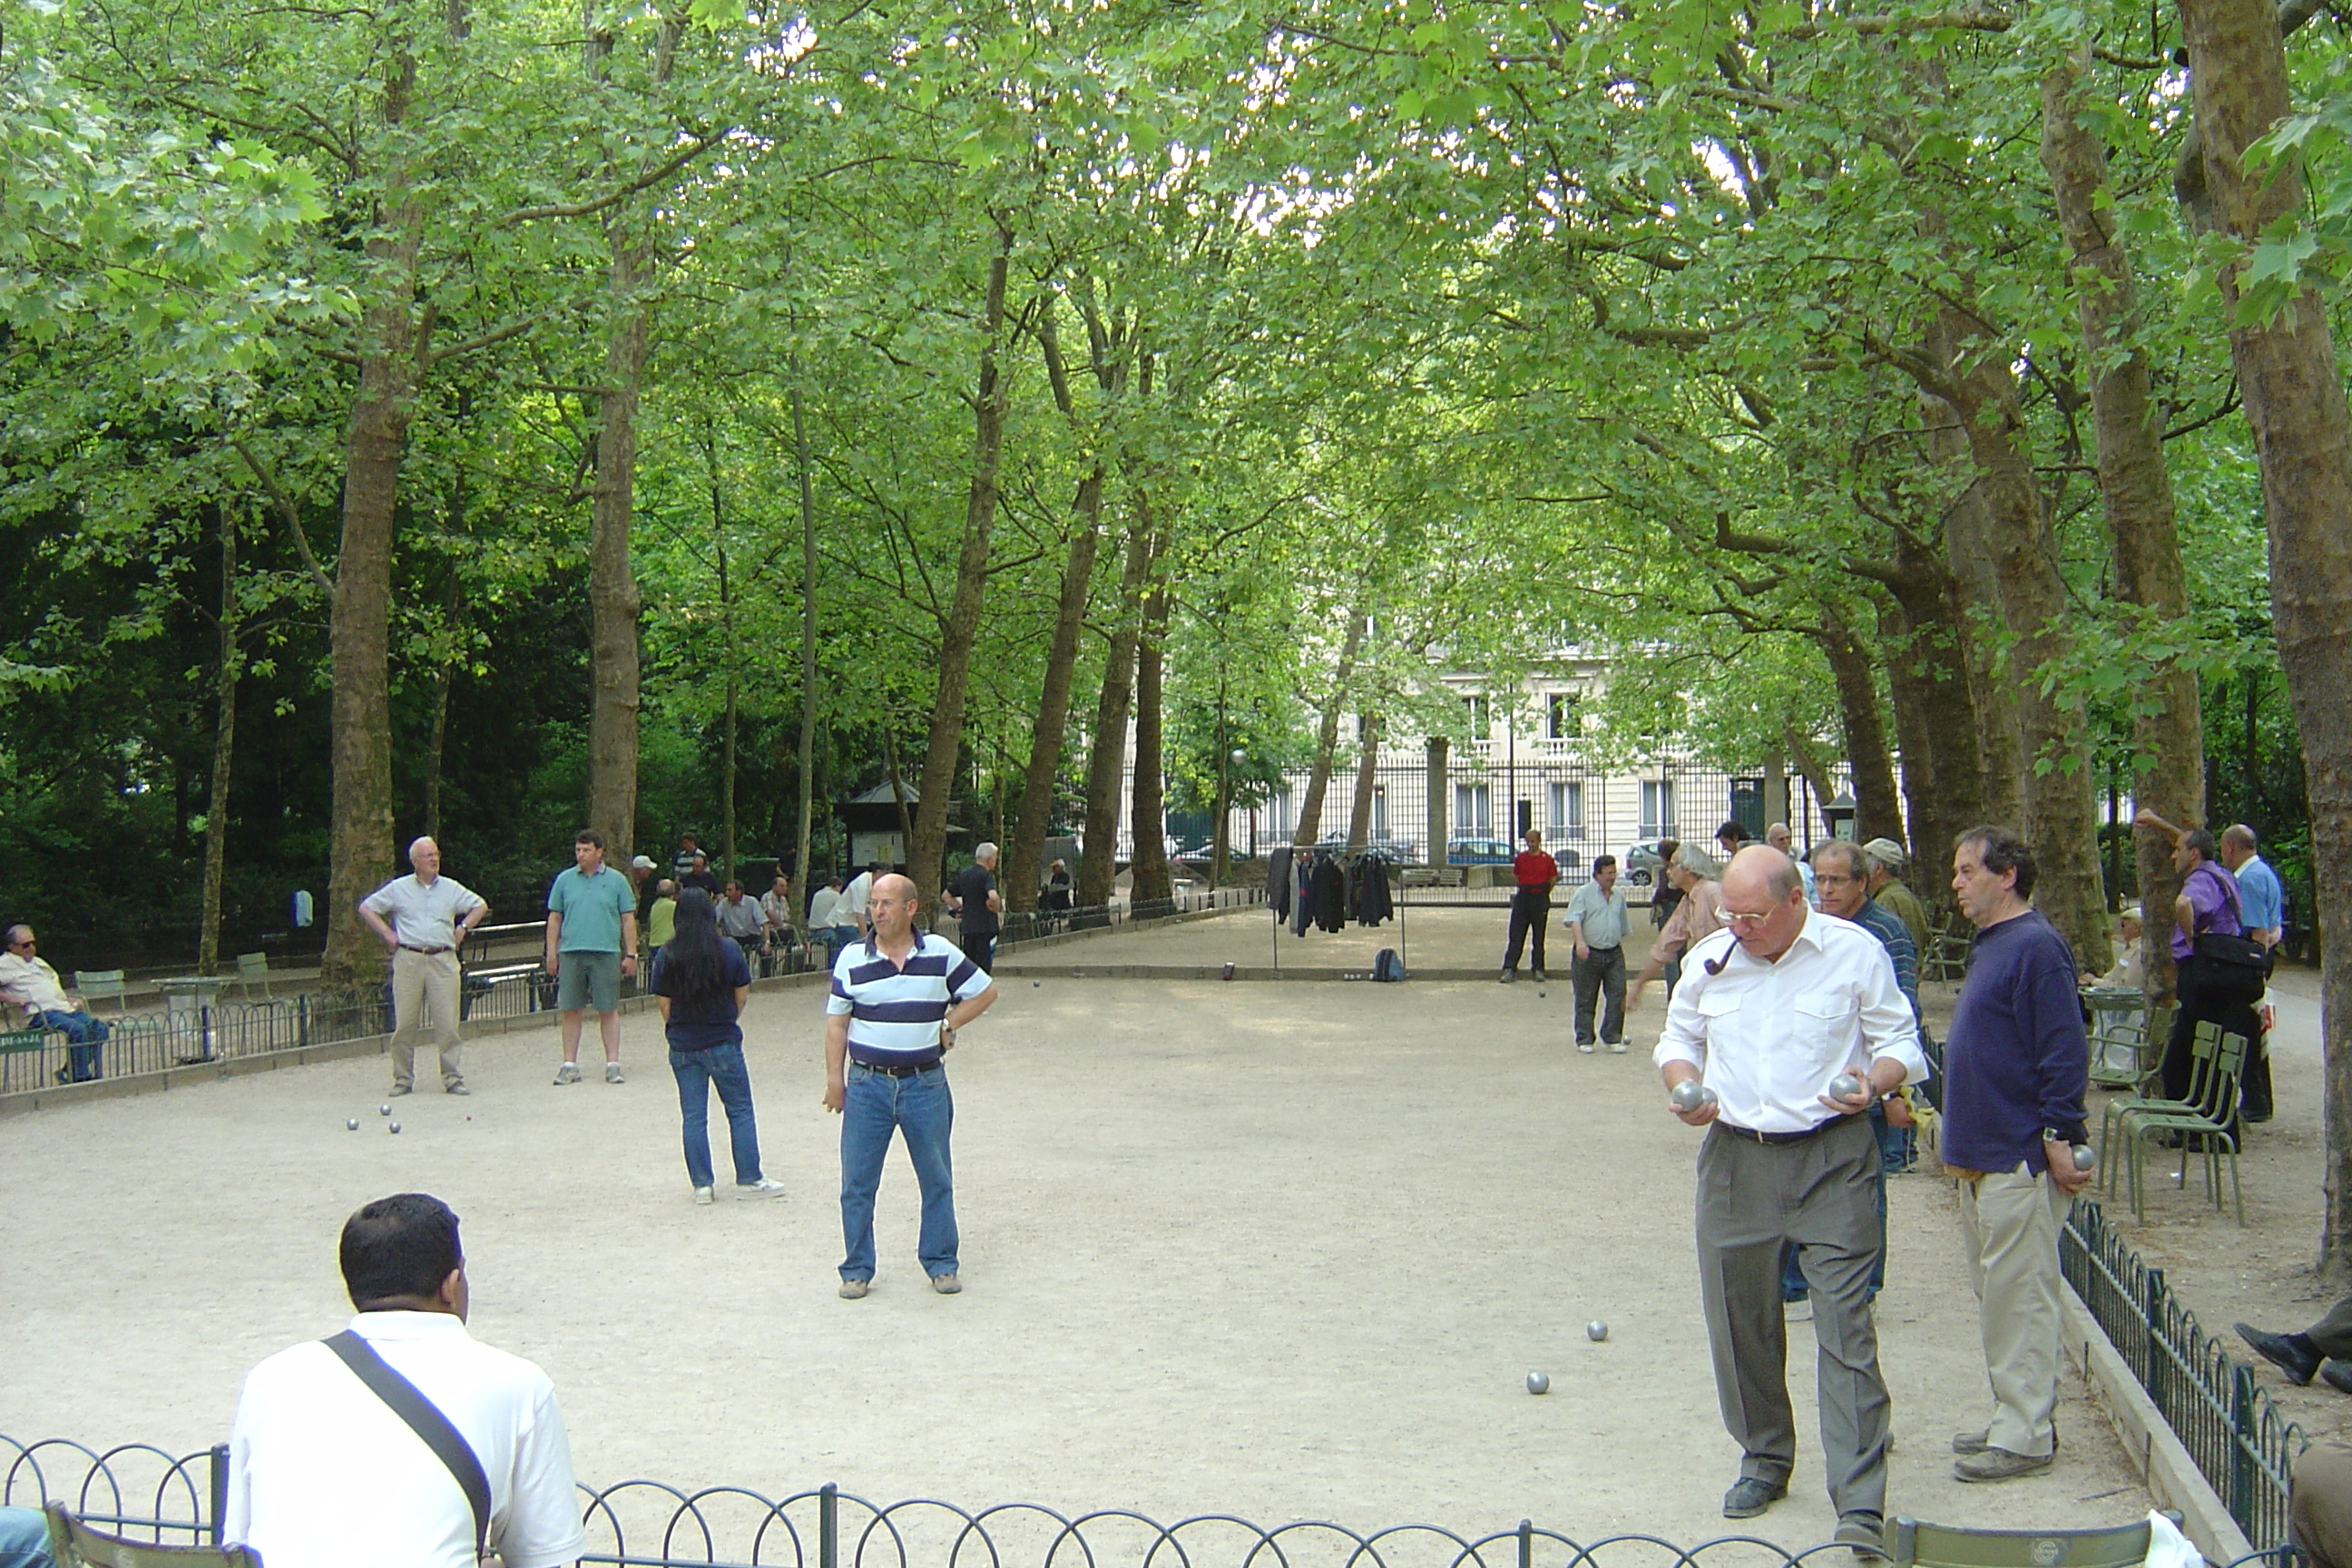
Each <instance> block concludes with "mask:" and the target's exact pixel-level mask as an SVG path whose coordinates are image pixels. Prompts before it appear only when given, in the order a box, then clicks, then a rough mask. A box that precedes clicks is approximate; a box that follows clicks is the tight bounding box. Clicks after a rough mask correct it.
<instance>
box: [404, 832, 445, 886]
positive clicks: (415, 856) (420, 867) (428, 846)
mask: <svg viewBox="0 0 2352 1568" xmlns="http://www.w3.org/2000/svg"><path fill="white" fill-rule="evenodd" d="M408 863H409V864H410V865H412V866H414V867H415V868H416V874H417V875H418V876H420V877H422V878H424V879H425V880H426V881H428V882H429V881H431V880H432V879H434V878H436V877H437V876H439V875H440V874H441V846H439V845H438V844H436V843H434V842H433V840H431V839H430V838H419V839H418V840H416V842H415V843H414V844H411V845H410V846H409V847H408Z"/></svg>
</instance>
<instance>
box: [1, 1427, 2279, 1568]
mask: <svg viewBox="0 0 2352 1568" xmlns="http://www.w3.org/2000/svg"><path fill="white" fill-rule="evenodd" d="M227 1497H228V1449H227V1448H226V1447H212V1448H208V1449H205V1450H204V1451H202V1452H199V1453H195V1454H191V1455H188V1456H186V1457H185V1458H177V1459H175V1458H172V1456H171V1455H169V1454H168V1453H166V1452H165V1451H163V1449H161V1448H156V1447H149V1446H147V1445H144V1444H126V1445H124V1446H122V1447H117V1448H110V1449H106V1450H104V1451H102V1452H101V1451H100V1450H97V1449H93V1448H89V1447H83V1446H82V1445H80V1444H79V1443H71V1442H66V1441H62V1440H58V1439H51V1440H48V1441H46V1442H40V1443H34V1444H30V1445H27V1444H21V1443H18V1442H16V1441H15V1440H14V1439H12V1438H8V1437H5V1436H0V1503H10V1504H14V1505H16V1506H17V1507H26V1508H37V1507H39V1506H41V1505H42V1504H43V1503H44V1502H46V1501H48V1500H58V1501H62V1502H64V1503H65V1504H66V1506H67V1507H68V1508H70V1509H72V1510H74V1511H75V1512H76V1513H77V1514H79V1515H80V1516H81V1517H82V1518H84V1519H86V1520H88V1521H89V1522H90V1523H92V1524H94V1525H96V1526H97V1527H99V1528H100V1529H101V1530H104V1531H109V1532H110V1533H114V1534H120V1535H122V1536H124V1537H126V1538H128V1539H131V1540H138V1541H161V1542H167V1543H186V1542H218V1541H219V1540H220V1535H221V1529H220V1524H221V1517H222V1514H223V1512H224V1510H225V1509H226V1503H227ZM580 1497H581V1517H582V1521H583V1524H584V1525H585V1527H586V1535H587V1549H586V1551H585V1552H583V1555H582V1556H581V1557H580V1559H579V1561H580V1563H583V1564H591V1565H593V1568H1717V1565H1719V1568H1799V1565H1801V1564H1811V1565H1812V1568H1846V1565H1847V1564H1848V1563H1851V1562H1852V1561H1853V1559H1852V1557H1851V1555H1850V1552H1849V1549H1848V1548H1847V1547H1844V1546H1840V1545H1832V1544H1826V1543H1825V1544H1823V1545H1820V1546H1812V1547H1806V1548H1803V1549H1801V1550H1797V1551H1791V1550H1790V1549H1788V1548H1786V1547H1782V1546H1779V1545H1776V1544H1774V1543H1773V1542H1769V1541H1766V1540H1763V1539H1761V1538H1759V1537H1757V1536H1752V1535H1734V1536H1721V1537H1717V1538H1716V1539H1714V1540H1711V1541H1706V1542H1700V1543H1699V1544H1697V1545H1696V1546H1691V1547H1681V1546H1677V1545H1675V1543H1673V1542H1669V1541H1667V1540H1666V1539H1665V1538H1664V1537H1663V1536H1658V1535H1653V1534H1648V1533H1643V1532H1633V1531H1627V1532H1622V1533H1619V1534H1614V1535H1606V1536H1601V1537H1597V1538H1595V1539H1593V1540H1591V1541H1589V1542H1579V1541H1577V1540H1575V1539H1574V1538H1572V1537H1570V1536H1568V1535H1565V1534H1563V1533H1561V1532H1560V1531H1555V1530H1546V1529H1543V1528H1540V1527H1539V1526H1538V1525H1536V1524H1535V1523H1533V1522H1532V1521H1528V1520H1521V1521H1519V1522H1518V1524H1517V1527H1516V1528H1512V1529H1506V1530H1498V1531H1489V1532H1487V1533H1485V1534H1465V1533H1463V1532H1460V1531H1454V1530H1449V1529H1447V1528H1445V1527H1444V1526H1442V1525H1434V1524H1404V1525H1395V1526H1391V1527H1390V1528H1388V1529H1384V1530H1375V1531H1370V1532H1364V1531H1356V1530H1353V1529H1350V1528H1349V1527H1348V1526H1346V1525H1341V1524H1335V1523H1331V1522H1328V1521H1294V1522H1291V1523H1286V1524H1276V1525H1262V1524H1255V1523H1253V1522H1251V1521H1248V1520H1245V1519H1242V1518H1240V1517H1238V1516H1236V1515H1234V1514H1225V1513H1214V1514H1195V1515H1192V1516H1191V1517H1188V1518H1184V1519H1179V1520H1176V1521H1172V1522H1167V1523H1162V1522H1161V1521H1158V1520H1155V1519H1152V1518H1150V1517H1149V1516H1147V1515H1145V1514H1142V1513H1139V1512H1136V1511H1134V1510H1129V1509H1101V1510H1094V1511H1092V1512H1087V1513H1079V1514H1066V1513H1063V1512H1061V1511H1059V1510H1055V1509H1050V1508H1046V1507H1044V1506H1042V1505H1039V1504H1035V1503H1005V1504H1001V1505H999V1506H997V1507H994V1508H987V1509H982V1510H969V1509H964V1508H960V1507H958V1506H956V1505H955V1504H953V1503H948V1502H941V1501H938V1500H931V1499H916V1500H908V1501H904V1502H894V1503H876V1502H869V1501H867V1500H865V1499H863V1498H859V1497H856V1496H853V1495H851V1494H849V1493H846V1492H844V1491H842V1490H841V1489H839V1488H838V1487H835V1486H831V1485H826V1486H822V1487H818V1488H815V1489H812V1490H808V1491H802V1492H795V1493H793V1494H791V1495H789V1496H786V1497H782V1498H769V1497H765V1496H762V1495H761V1493H759V1492H756V1491H753V1490H751V1489H750V1488H748V1487H705V1488H702V1489H698V1490H693V1491H688V1490H686V1489H681V1488H678V1487H674V1486H668V1485H665V1484H663V1483H661V1482H658V1481H647V1480H632V1481H623V1482H621V1483H619V1484H618V1485H616V1486H610V1487H604V1488H602V1489H598V1488H594V1487H588V1486H583V1487H582V1488H581V1489H580ZM2073 1524H2074V1521H2065V1523H2064V1524H2062V1525H2060V1526H2059V1528H2062V1529H2063V1528H2069V1527H2072V1525H2073ZM2283 1556H2284V1553H2283V1552H2280V1551H2278V1550H2277V1549H2272V1550H2271V1551H2268V1552H2255V1553H2253V1554H2252V1556H2250V1557H2243V1558H2240V1559H2238V1560H2237V1561H2236V1562H2235V1563H2231V1564H2229V1565H2228V1568H2251V1565H2252V1563H2254V1562H2255V1561H2256V1560H2257V1559H2261V1558H2271V1559H2273V1560H2275V1559H2279V1558H2281V1557H2283Z"/></svg>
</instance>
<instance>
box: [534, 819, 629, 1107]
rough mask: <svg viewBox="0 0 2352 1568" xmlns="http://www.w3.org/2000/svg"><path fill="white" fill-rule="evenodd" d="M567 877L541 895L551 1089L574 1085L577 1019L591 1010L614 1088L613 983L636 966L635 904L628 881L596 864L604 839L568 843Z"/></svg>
mask: <svg viewBox="0 0 2352 1568" xmlns="http://www.w3.org/2000/svg"><path fill="white" fill-rule="evenodd" d="M572 861H573V865H572V869H571V870H569V871H563V872H559V873H558V874H557V875H556V879H555V884H554V886H552V887H551V888H549V889H547V972H548V973H550V974H552V975H554V976H555V1005H556V1006H557V1007H558V1008H559V1009H560V1010H561V1011H562V1014H563V1065H562V1067H560V1068H556V1069H555V1081H556V1083H557V1084H558V1085H562V1084H567V1083H578V1082H579V1081H580V1015H581V1013H582V1012H583V1010H584V1009H585V1008H587V1007H590V1006H592V1005H593V1007H594V1008H595V1009H596V1015H597V1016H596V1027H597V1031H598V1033H599V1034H601V1035H602V1036H603V1037H604V1081H605V1082H606V1083H621V1082H624V1081H625V1080H624V1079H623V1078H622V1077H621V977H622V976H623V975H625V974H635V973H636V967H637V900H636V894H635V890H634V889H632V888H631V887H630V885H629V879H628V878H627V877H625V876H624V875H623V874H622V873H620V872H618V871H615V870H614V869H613V868H610V867H608V866H606V865H605V864H604V835H603V834H601V833H598V832H596V831H595V830H594V829H593V828H587V827H583V828H582V829H581V830H580V831H579V832H578V833H576V834H574V835H573V836H572Z"/></svg>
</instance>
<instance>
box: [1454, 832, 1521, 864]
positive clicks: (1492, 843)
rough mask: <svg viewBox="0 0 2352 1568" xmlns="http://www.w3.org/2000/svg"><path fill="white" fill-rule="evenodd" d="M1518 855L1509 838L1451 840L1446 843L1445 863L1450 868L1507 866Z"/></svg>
mask: <svg viewBox="0 0 2352 1568" xmlns="http://www.w3.org/2000/svg"><path fill="white" fill-rule="evenodd" d="M1517 853H1518V851H1517V850H1516V849H1514V848H1513V847H1511V841H1510V840H1509V839H1507V838H1449V839H1447V840H1446V841H1445V863H1446V864H1447V865H1449V866H1507V865H1509V864H1510V863H1511V860H1512V858H1513V857H1514V856H1516V855H1517Z"/></svg>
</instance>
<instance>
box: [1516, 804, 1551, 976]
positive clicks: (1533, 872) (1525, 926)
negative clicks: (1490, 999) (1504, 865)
mask: <svg viewBox="0 0 2352 1568" xmlns="http://www.w3.org/2000/svg"><path fill="white" fill-rule="evenodd" d="M1511 876H1512V878H1513V879H1514V880H1516V881H1517V883H1518V888H1517V890H1516V891H1514V892H1513V893H1512V894H1511V945H1510V949H1509V951H1508V952H1505V953H1504V954H1503V983H1504V984H1510V983H1511V982H1512V981H1514V980H1517V978H1518V977H1519V950H1520V949H1521V948H1522V947H1525V946H1526V945H1527V941H1528V932H1529V931H1534V932H1535V936H1536V951H1535V976H1536V978H1537V979H1538V980H1541V979H1542V978H1544V954H1543V944H1544V924H1545V920H1546V917H1547V916H1549V914H1550V913H1551V889H1552V885H1553V884H1554V883H1556V882H1558V881H1559V861H1557V860H1554V859H1553V858H1551V857H1550V856H1549V855H1547V854H1545V853H1544V847H1543V835H1542V834H1540V833H1538V832H1537V831H1536V830H1535V829H1534V828H1532V827H1530V828H1528V847H1526V848H1525V849H1523V850H1521V851H1520V852H1519V853H1518V854H1517V856H1515V857H1514V858H1512V860H1511Z"/></svg>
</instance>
